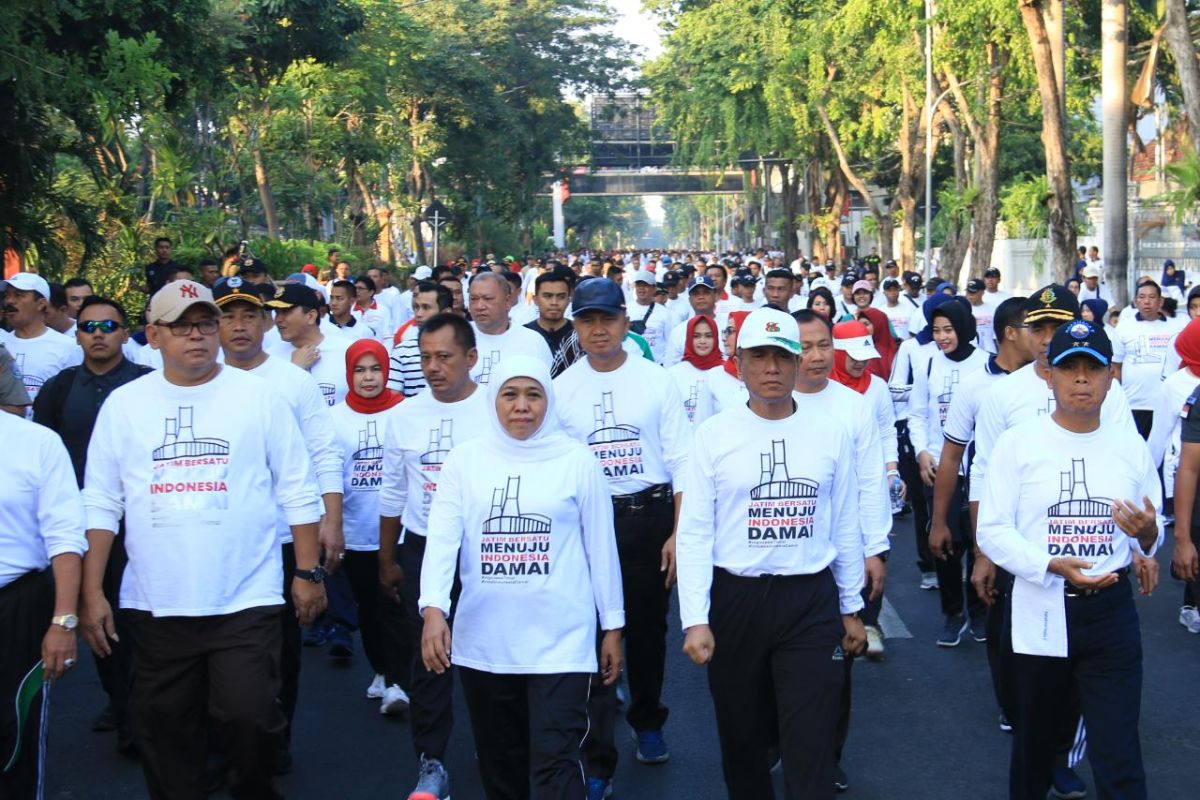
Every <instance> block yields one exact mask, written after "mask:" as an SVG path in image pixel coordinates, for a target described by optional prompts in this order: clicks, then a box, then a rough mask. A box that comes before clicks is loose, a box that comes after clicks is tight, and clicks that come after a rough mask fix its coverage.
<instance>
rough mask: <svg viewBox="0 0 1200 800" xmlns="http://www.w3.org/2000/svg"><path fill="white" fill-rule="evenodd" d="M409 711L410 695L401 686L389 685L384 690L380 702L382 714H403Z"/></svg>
mask: <svg viewBox="0 0 1200 800" xmlns="http://www.w3.org/2000/svg"><path fill="white" fill-rule="evenodd" d="M405 711H408V695H407V694H405V693H404V690H403V689H401V688H400V687H399V686H389V687H387V688H386V689H384V690H383V700H382V701H380V703H379V713H380V714H403V713H404V712H405Z"/></svg>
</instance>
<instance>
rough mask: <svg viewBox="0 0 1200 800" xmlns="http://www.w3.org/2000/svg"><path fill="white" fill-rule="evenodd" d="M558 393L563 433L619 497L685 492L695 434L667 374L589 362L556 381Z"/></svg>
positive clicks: (654, 368)
mask: <svg viewBox="0 0 1200 800" xmlns="http://www.w3.org/2000/svg"><path fill="white" fill-rule="evenodd" d="M531 333H532V331H531ZM535 335H536V334H535ZM554 392H555V399H556V401H557V407H558V414H559V418H560V420H561V421H562V426H563V431H564V432H565V433H566V434H567V435H568V436H570V437H571V438H572V439H574V440H575V441H577V442H582V443H584V444H586V445H587V446H588V447H589V448H590V449H591V452H592V454H593V455H594V456H595V458H596V461H597V462H598V463H599V464H600V467H601V469H602V470H603V472H604V475H605V477H606V478H608V483H609V488H610V489H611V491H612V493H613V495H622V494H633V493H635V492H640V491H642V490H643V489H648V488H650V487H651V486H656V485H658V484H660V483H670V484H673V485H674V487H675V489H676V490H677V491H682V489H683V487H682V486H680V484H679V480H680V478H681V477H682V475H683V466H684V464H685V463H686V461H687V451H688V447H689V446H690V444H691V428H690V427H689V426H688V423H687V416H686V415H685V414H684V409H683V399H682V398H681V397H680V396H679V393H678V391H677V390H676V388H675V383H674V381H672V379H671V377H670V376H669V375H668V374H667V371H666V370H665V369H663V368H662V367H660V366H658V365H657V364H652V363H650V362H649V361H647V360H646V359H644V358H634V357H631V356H629V355H626V357H625V363H623V364H622V365H621V366H619V367H617V368H616V369H615V370H613V371H612V372H597V371H596V370H595V369H593V368H592V365H591V361H590V360H589V359H588V358H586V357H585V358H581V359H580V360H579V361H576V362H575V363H574V364H572V365H571V366H570V367H568V368H567V369H566V370H565V371H564V372H563V373H562V374H561V375H559V376H558V377H557V378H555V379H554Z"/></svg>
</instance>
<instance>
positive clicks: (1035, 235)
mask: <svg viewBox="0 0 1200 800" xmlns="http://www.w3.org/2000/svg"><path fill="white" fill-rule="evenodd" d="M1050 196H1051V192H1050V183H1049V181H1047V180H1046V176H1045V175H1037V176H1034V177H1032V178H1026V179H1025V180H1021V181H1016V182H1013V183H1010V184H1008V185H1007V186H1005V187H1004V188H1003V189H1001V190H1000V219H1001V220H1003V221H1004V224H1005V225H1006V226H1007V227H1008V232H1009V235H1010V236H1019V237H1021V238H1026V239H1041V238H1044V237H1045V236H1046V233H1047V231H1048V230H1049V223H1048V217H1047V211H1046V208H1047V207H1046V202H1047V200H1049V199H1050Z"/></svg>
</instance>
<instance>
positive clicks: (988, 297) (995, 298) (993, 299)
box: [983, 289, 1083, 308]
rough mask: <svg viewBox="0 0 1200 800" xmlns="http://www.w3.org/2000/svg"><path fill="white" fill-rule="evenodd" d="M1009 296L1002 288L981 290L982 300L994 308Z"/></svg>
mask: <svg viewBox="0 0 1200 800" xmlns="http://www.w3.org/2000/svg"><path fill="white" fill-rule="evenodd" d="M1011 296H1012V295H1010V294H1009V293H1008V292H1006V291H1004V290H1003V289H997V290H996V291H994V292H989V291H988V290H987V289H984V290H983V302H985V303H987V304H988V305H990V306H991V307H992V308H995V307H996V306H998V305H1000V304H1001V303H1003V302H1004V301H1005V300H1007V299H1008V298H1009V297H1011ZM1079 299H1080V300H1082V299H1083V297H1082V296H1080V298H1079Z"/></svg>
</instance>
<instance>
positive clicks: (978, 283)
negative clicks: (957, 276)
mask: <svg viewBox="0 0 1200 800" xmlns="http://www.w3.org/2000/svg"><path fill="white" fill-rule="evenodd" d="M983 289H984V286H983V281H982V280H980V279H979V278H971V280H969V281H967V294H975V292H982V291H983Z"/></svg>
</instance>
